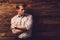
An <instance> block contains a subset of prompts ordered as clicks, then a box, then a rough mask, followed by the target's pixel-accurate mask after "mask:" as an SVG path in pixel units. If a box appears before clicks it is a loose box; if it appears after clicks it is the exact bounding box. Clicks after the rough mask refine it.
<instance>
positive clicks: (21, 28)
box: [15, 26, 27, 31]
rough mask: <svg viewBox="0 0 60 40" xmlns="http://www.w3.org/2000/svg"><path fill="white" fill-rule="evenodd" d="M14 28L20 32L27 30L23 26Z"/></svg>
mask: <svg viewBox="0 0 60 40" xmlns="http://www.w3.org/2000/svg"><path fill="white" fill-rule="evenodd" d="M15 28H16V29H20V30H22V31H26V30H27V29H26V27H25V26H17V27H15Z"/></svg>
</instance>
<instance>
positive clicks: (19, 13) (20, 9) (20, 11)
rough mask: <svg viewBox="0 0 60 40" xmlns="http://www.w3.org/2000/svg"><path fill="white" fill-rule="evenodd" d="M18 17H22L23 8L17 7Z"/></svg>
mask: <svg viewBox="0 0 60 40" xmlns="http://www.w3.org/2000/svg"><path fill="white" fill-rule="evenodd" d="M17 12H18V15H24V12H25V8H24V7H23V6H21V5H20V6H19V9H17Z"/></svg>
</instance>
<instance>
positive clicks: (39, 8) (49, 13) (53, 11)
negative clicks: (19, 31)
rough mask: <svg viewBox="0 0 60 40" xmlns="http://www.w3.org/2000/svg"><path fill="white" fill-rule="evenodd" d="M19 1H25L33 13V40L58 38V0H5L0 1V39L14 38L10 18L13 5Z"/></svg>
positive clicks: (59, 18)
mask: <svg viewBox="0 0 60 40" xmlns="http://www.w3.org/2000/svg"><path fill="white" fill-rule="evenodd" d="M19 2H25V3H27V8H29V12H30V13H31V14H32V15H33V20H34V22H33V36H32V38H33V40H60V1H59V0H26V1H25V0H22V1H21V0H20V1H19V0H15V1H14V0H6V1H5V2H3V1H2V2H0V40H15V39H14V38H15V37H14V35H13V34H12V33H11V30H10V20H11V18H12V17H13V16H14V15H16V11H15V6H16V4H18V3H19ZM29 12H28V13H29Z"/></svg>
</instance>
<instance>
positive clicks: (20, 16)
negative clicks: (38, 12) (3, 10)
mask: <svg viewBox="0 0 60 40" xmlns="http://www.w3.org/2000/svg"><path fill="white" fill-rule="evenodd" d="M25 16H27V15H26V13H25V14H24V15H23V16H19V15H17V17H25Z"/></svg>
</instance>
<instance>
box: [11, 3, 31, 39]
mask: <svg viewBox="0 0 60 40" xmlns="http://www.w3.org/2000/svg"><path fill="white" fill-rule="evenodd" d="M25 8H26V5H25V4H20V5H16V11H17V13H18V14H17V15H16V16H14V17H13V18H12V19H11V30H12V33H13V34H15V35H18V36H17V37H16V40H29V38H30V37H31V31H32V30H31V29H32V15H30V14H27V13H25V12H26V10H25Z"/></svg>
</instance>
